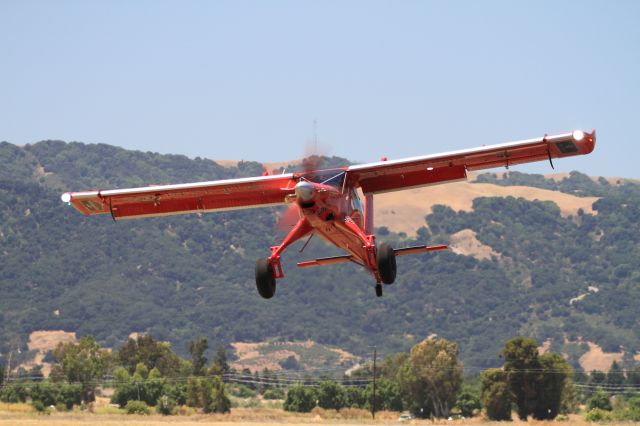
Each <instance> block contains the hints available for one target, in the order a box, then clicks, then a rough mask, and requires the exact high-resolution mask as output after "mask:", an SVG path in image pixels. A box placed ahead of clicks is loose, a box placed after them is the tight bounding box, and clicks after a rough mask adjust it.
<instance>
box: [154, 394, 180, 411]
mask: <svg viewBox="0 0 640 426" xmlns="http://www.w3.org/2000/svg"><path fill="white" fill-rule="evenodd" d="M175 406H176V401H175V400H174V399H173V398H170V397H168V396H167V395H162V396H161V397H160V398H158V401H157V403H156V411H157V412H158V413H159V414H162V415H163V416H168V415H171V414H173V410H174V408H175Z"/></svg>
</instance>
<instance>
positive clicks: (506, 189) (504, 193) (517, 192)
mask: <svg viewBox="0 0 640 426" xmlns="http://www.w3.org/2000/svg"><path fill="white" fill-rule="evenodd" d="M509 196H511V197H516V198H519V197H522V198H524V199H527V200H531V201H533V200H540V201H552V202H554V203H555V204H556V205H557V206H558V207H559V208H560V213H561V214H562V215H563V216H565V217H566V216H569V215H575V214H577V212H578V209H582V210H583V211H584V212H585V213H587V214H594V211H593V208H592V207H593V203H594V202H596V201H597V200H598V198H597V197H576V196H574V195H570V194H565V193H564V192H558V191H550V190H548V189H540V188H533V187H529V186H499V185H493V184H489V183H470V182H454V183H449V184H446V185H436V186H430V187H425V188H416V189H409V190H406V191H398V192H389V193H387V194H380V195H376V197H375V202H374V206H375V223H376V226H386V227H387V228H389V229H390V230H392V231H395V232H405V233H406V234H407V235H410V236H413V235H415V233H416V230H417V229H418V228H420V227H421V226H425V224H426V222H425V216H426V215H428V214H429V213H431V208H432V207H433V206H434V205H436V204H444V205H447V206H449V207H451V208H452V209H453V210H455V211H460V210H463V211H472V210H473V200H474V199H475V198H478V197H509Z"/></svg>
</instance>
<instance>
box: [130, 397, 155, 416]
mask: <svg viewBox="0 0 640 426" xmlns="http://www.w3.org/2000/svg"><path fill="white" fill-rule="evenodd" d="M124 409H125V410H126V412H127V414H145V415H146V414H151V409H150V408H149V406H148V405H147V404H145V402H144V401H133V400H132V401H129V402H127V405H126V406H125V407H124Z"/></svg>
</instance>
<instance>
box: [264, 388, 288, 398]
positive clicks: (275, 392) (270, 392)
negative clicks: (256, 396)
mask: <svg viewBox="0 0 640 426" xmlns="http://www.w3.org/2000/svg"><path fill="white" fill-rule="evenodd" d="M262 397H263V398H264V399H284V391H283V390H282V389H267V390H266V391H264V393H263V394H262Z"/></svg>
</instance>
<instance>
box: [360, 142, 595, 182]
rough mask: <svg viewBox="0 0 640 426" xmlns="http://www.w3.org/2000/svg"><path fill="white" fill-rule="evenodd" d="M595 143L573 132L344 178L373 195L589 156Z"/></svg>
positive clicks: (388, 164)
mask: <svg viewBox="0 0 640 426" xmlns="http://www.w3.org/2000/svg"><path fill="white" fill-rule="evenodd" d="M595 143H596V132H595V130H594V131H592V132H591V133H585V132H582V131H575V132H573V133H564V134H561V135H554V136H545V137H542V138H538V139H529V140H524V141H518V142H508V143H504V144H499V145H491V146H483V147H480V148H474V149H467V150H461V151H453V152H446V153H442V154H435V155H427V156H422V157H413V158H405V159H402V160H393V161H380V162H378V163H370V164H361V165H357V166H351V167H349V168H348V169H347V174H348V175H349V176H350V179H351V181H352V182H357V183H358V184H359V185H360V187H361V188H362V191H363V192H364V193H365V194H374V193H380V192H387V191H397V190H401V189H406V188H411V187H418V186H426V185H432V184H437V183H443V182H448V181H454V180H461V179H466V176H467V173H466V172H467V170H481V169H489V168H492V167H501V166H512V165H515V164H522V163H530V162H533V161H541V160H550V159H552V158H562V157H570V156H573V155H584V154H589V153H590V152H591V151H593V148H594V147H595Z"/></svg>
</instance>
